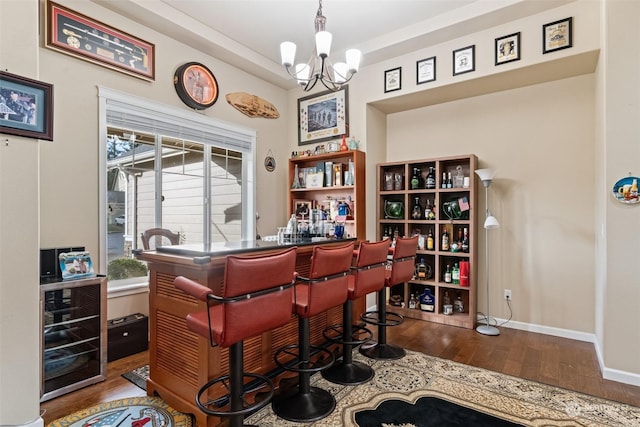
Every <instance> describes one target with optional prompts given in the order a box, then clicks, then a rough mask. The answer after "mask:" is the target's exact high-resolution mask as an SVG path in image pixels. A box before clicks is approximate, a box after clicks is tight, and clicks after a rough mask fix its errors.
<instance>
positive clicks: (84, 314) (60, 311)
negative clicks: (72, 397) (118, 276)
mask: <svg viewBox="0 0 640 427" xmlns="http://www.w3.org/2000/svg"><path fill="white" fill-rule="evenodd" d="M106 289H107V279H106V278H105V277H95V278H90V279H80V280H69V281H60V282H53V283H46V284H41V285H40V306H41V326H42V342H41V347H42V353H41V354H42V374H41V386H40V401H41V402H44V401H46V400H49V399H52V398H54V397H57V396H60V395H62V394H65V393H69V392H71V391H73V390H77V389H78V388H81V387H85V386H87V385H90V384H94V383H97V382H100V381H104V380H105V378H106V363H107V358H106V343H107V341H106V329H107V328H106Z"/></svg>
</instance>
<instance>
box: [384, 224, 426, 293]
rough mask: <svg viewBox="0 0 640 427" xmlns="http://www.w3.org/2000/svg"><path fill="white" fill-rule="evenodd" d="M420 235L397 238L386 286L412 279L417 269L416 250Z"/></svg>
mask: <svg viewBox="0 0 640 427" xmlns="http://www.w3.org/2000/svg"><path fill="white" fill-rule="evenodd" d="M417 249H418V236H413V237H401V238H398V239H396V245H395V247H394V249H393V256H392V258H391V262H392V264H391V271H388V270H387V282H386V286H393V285H397V284H398V283H403V282H407V281H409V280H411V278H412V277H413V275H414V273H415V270H416V260H415V258H416V250H417Z"/></svg>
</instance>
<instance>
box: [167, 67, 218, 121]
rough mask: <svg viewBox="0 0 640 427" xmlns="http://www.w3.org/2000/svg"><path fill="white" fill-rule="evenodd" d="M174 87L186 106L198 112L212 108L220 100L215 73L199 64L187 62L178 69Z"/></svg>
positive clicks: (174, 77) (174, 78)
mask: <svg viewBox="0 0 640 427" xmlns="http://www.w3.org/2000/svg"><path fill="white" fill-rule="evenodd" d="M173 85H174V86H175V88H176V92H177V93H178V96H179V97H180V99H181V100H182V102H184V103H185V104H186V105H188V106H189V107H191V108H195V109H196V110H204V109H205V108H209V107H211V106H212V105H213V104H215V103H216V101H217V100H218V82H217V81H216V78H215V77H214V76H213V73H212V72H211V71H210V70H209V69H208V68H207V67H205V66H204V65H202V64H200V63H198V62H187V63H186V64H183V65H181V66H179V67H178V69H177V70H176V73H175V75H174V76H173Z"/></svg>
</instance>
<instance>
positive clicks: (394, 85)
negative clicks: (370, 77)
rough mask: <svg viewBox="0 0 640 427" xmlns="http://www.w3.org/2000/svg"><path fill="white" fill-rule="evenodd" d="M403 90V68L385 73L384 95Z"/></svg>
mask: <svg viewBox="0 0 640 427" xmlns="http://www.w3.org/2000/svg"><path fill="white" fill-rule="evenodd" d="M400 89H402V67H396V68H392V69H390V70H386V71H385V72H384V93H387V92H393V91H396V90H400Z"/></svg>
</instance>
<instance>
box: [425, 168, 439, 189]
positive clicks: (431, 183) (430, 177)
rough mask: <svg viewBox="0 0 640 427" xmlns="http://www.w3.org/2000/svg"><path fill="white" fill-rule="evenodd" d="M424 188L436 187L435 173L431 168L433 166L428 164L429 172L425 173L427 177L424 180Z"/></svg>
mask: <svg viewBox="0 0 640 427" xmlns="http://www.w3.org/2000/svg"><path fill="white" fill-rule="evenodd" d="M424 188H426V189H427V190H433V189H434V188H436V173H435V172H434V170H433V166H429V173H427V179H425V181H424Z"/></svg>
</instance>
